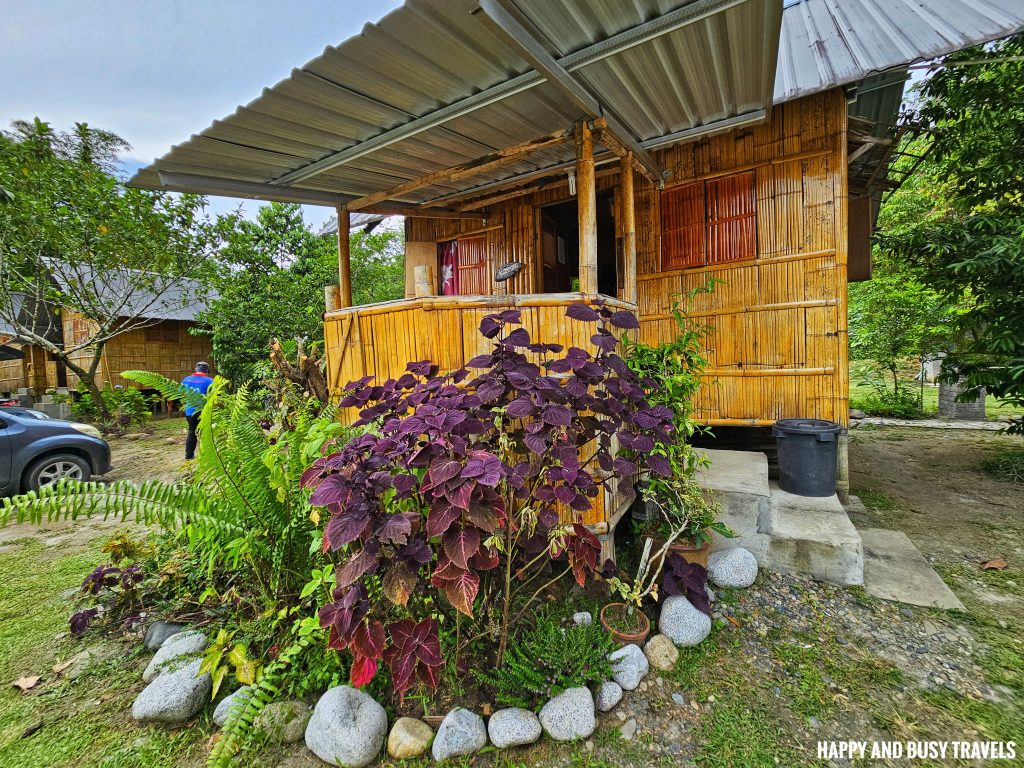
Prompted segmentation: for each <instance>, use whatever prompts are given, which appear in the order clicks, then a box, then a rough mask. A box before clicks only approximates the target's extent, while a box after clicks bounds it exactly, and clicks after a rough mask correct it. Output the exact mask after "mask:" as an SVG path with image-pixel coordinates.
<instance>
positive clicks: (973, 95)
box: [881, 34, 1024, 427]
mask: <svg viewBox="0 0 1024 768" xmlns="http://www.w3.org/2000/svg"><path fill="white" fill-rule="evenodd" d="M1022 56H1024V34H1017V35H1014V36H1012V37H1008V38H1006V39H1004V40H1001V41H997V42H996V43H993V44H991V45H987V46H983V47H980V48H973V49H968V50H966V51H962V52H959V53H956V54H953V55H951V56H949V57H947V58H946V59H944V60H943V62H942V64H941V66H939V67H938V68H937V69H935V70H934V71H933V72H932V74H931V77H930V78H929V79H928V80H927V81H926V82H925V83H924V84H923V86H922V88H921V93H920V100H919V105H918V108H917V110H916V113H915V114H914V115H913V117H914V118H915V119H917V120H920V121H922V122H923V123H925V124H926V125H928V126H930V127H931V128H933V129H934V130H933V133H932V134H931V142H932V147H931V149H932V152H931V160H930V163H931V171H930V172H931V173H932V176H933V178H934V179H935V182H936V188H937V190H938V191H937V194H938V195H940V196H941V198H942V202H941V203H940V204H938V205H936V206H934V207H933V208H932V209H931V210H930V211H929V212H928V213H927V214H925V215H922V216H920V217H918V218H917V219H916V220H915V221H913V222H911V223H908V225H907V226H906V227H905V228H904V229H902V230H899V231H895V232H890V233H886V235H885V236H883V237H882V238H881V244H882V246H883V248H884V249H885V250H887V251H888V252H890V253H892V254H895V255H896V256H897V257H898V258H899V259H901V260H902V261H903V262H904V263H906V264H909V265H912V266H914V267H917V268H919V269H920V272H919V274H920V276H921V280H922V282H924V283H925V284H927V285H928V286H930V287H931V288H933V289H935V290H936V291H938V292H939V293H941V294H943V295H944V296H945V297H947V299H948V300H949V301H951V302H958V303H959V308H960V312H959V313H958V314H957V316H956V318H955V322H954V327H955V330H956V332H957V338H956V344H955V347H954V348H953V349H952V350H951V354H950V355H949V356H948V357H947V358H946V361H945V364H944V368H943V377H944V378H945V379H947V380H951V381H952V380H956V379H958V378H960V377H961V376H962V377H964V378H965V382H966V385H967V386H966V389H967V391H966V393H965V396H975V395H977V394H978V392H979V390H980V389H981V388H982V387H985V388H986V389H987V390H988V391H989V392H990V393H991V394H994V395H996V396H997V397H999V398H1001V399H1003V400H1005V401H1007V402H1010V403H1013V404H1015V405H1024V182H1022V175H1021V168H1024V61H1022V60H1021V57H1022ZM977 61H981V62H984V63H982V64H976V63H967V62H977ZM1020 426H1021V425H1018V427H1020Z"/></svg>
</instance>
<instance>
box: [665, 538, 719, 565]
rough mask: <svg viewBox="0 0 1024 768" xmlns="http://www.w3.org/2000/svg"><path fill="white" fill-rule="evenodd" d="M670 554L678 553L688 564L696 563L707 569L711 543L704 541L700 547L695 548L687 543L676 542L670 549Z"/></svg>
mask: <svg viewBox="0 0 1024 768" xmlns="http://www.w3.org/2000/svg"><path fill="white" fill-rule="evenodd" d="M669 551H670V552H678V553H679V554H680V555H681V556H682V558H683V560H685V561H686V562H688V563H697V564H698V565H701V566H703V567H704V568H707V567H708V555H710V554H711V542H710V541H705V542H704V544H703V545H702V546H700V547H695V546H693V544H692V543H691V542H689V541H676V542H675V543H674V544H673V545H672V546H671V547H669Z"/></svg>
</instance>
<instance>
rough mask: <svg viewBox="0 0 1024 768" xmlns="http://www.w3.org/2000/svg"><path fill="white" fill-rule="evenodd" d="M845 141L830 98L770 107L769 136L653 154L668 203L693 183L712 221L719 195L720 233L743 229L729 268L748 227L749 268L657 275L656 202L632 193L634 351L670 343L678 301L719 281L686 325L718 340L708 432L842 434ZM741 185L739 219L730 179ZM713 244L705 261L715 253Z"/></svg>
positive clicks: (727, 137) (708, 387) (704, 408)
mask: <svg viewBox="0 0 1024 768" xmlns="http://www.w3.org/2000/svg"><path fill="white" fill-rule="evenodd" d="M845 131H846V104H845V101H844V99H843V96H842V93H841V92H840V91H838V90H836V91H832V92H828V93H824V94H818V95H815V96H812V97H808V98H805V99H802V100H799V101H796V102H790V103H787V104H784V105H781V106H779V107H776V108H775V109H774V111H773V115H772V119H771V120H770V121H769V122H768V123H766V124H764V125H761V126H757V127H754V128H749V129H745V130H743V131H734V132H732V133H729V134H724V135H721V136H715V137H712V138H710V139H707V140H703V141H698V142H694V143H692V144H689V145H681V146H677V147H674V148H671V149H669V150H666V151H665V152H664V153H663V154H662V158H661V159H662V161H663V162H664V163H665V164H666V166H667V167H668V168H670V169H671V171H672V177H671V178H672V183H671V184H670V185H669V187H668V190H667V193H666V194H667V195H668V196H669V198H668V199H669V200H670V199H671V195H672V193H673V190H674V189H676V188H678V189H685V188H687V185H693V184H694V183H695V182H698V181H700V180H702V179H703V180H705V181H706V183H707V184H708V189H709V190H710V189H711V188H712V184H714V186H715V188H716V194H715V196H714V197H713V196H712V195H711V193H710V192H709V193H708V197H707V200H708V208H709V211H708V213H709V219H711V218H714V212H713V210H711V209H712V207H713V205H714V204H717V201H718V200H719V199H721V196H722V194H723V190H724V194H725V198H726V199H725V201H724V205H725V206H726V213H727V219H728V220H731V221H733V222H739V221H742V222H744V223H743V224H741V225H735V224H734V225H732V226H733V231H731V232H730V233H729V236H728V237H725V238H723V240H724V246H723V247H724V250H725V257H726V258H729V257H730V256H731V255H732V254H735V252H736V251H737V249H738V250H740V251H742V250H743V248H744V246H743V243H749V242H750V239H749V238H751V233H750V230H749V226H750V223H751V221H752V224H753V226H754V234H753V237H754V240H755V241H756V253H757V255H756V258H752V259H751V258H743V256H740V257H739V258H740V259H741V260H739V261H735V262H724V263H714V262H716V261H717V260H718V259H716V258H709V259H708V261H709V262H710V263H709V264H708V265H707V266H703V267H697V268H689V269H682V270H667V271H661V270H660V269H659V264H660V258H659V257H660V253H661V249H663V248H664V247H665V244H664V243H661V242H660V238H661V232H662V229H663V228H662V216H663V215H668V214H666V213H663V211H662V210H661V206H662V201H663V200H664V199H665V198H663V197H662V195H660V194H658V193H657V191H655V190H654V189H653V188H652V186H651V185H649V184H646V183H641V184H638V187H640V189H639V190H638V194H637V210H638V216H637V219H638V229H639V231H638V233H637V243H638V248H639V249H640V253H639V254H638V262H639V271H640V276H639V278H638V279H639V291H638V293H639V298H638V311H639V313H640V320H641V339H643V340H644V341H647V342H649V343H658V342H661V341H666V340H669V339H670V338H672V336H673V335H674V333H675V325H674V322H672V320H671V316H670V310H671V306H672V302H673V300H674V299H677V298H678V297H679V295H680V294H681V293H683V292H685V291H687V290H689V289H691V288H693V287H694V286H696V285H700V284H702V283H704V282H705V281H707V280H708V279H709V278H715V279H717V280H721V281H723V282H722V283H721V284H719V285H718V286H717V287H716V289H715V291H714V293H713V294H712V295H711V296H702V297H699V299H698V301H696V302H695V304H694V305H693V307H692V314H693V319H694V322H700V323H706V324H707V325H708V326H710V327H711V328H712V329H713V330H712V334H711V336H710V338H709V340H708V357H709V360H710V361H711V367H710V370H709V372H708V376H707V378H706V382H705V386H704V387H703V388H702V391H701V393H700V395H699V396H698V403H697V407H698V417H699V418H702V419H704V420H706V421H707V422H709V423H712V424H768V423H771V422H773V421H775V420H777V419H780V418H786V417H795V416H810V417H817V418H825V419H831V420H835V421H839V422H840V423H843V424H845V423H846V421H847V412H848V399H849V382H848V375H849V373H848V371H849V364H848V360H847V346H846V345H847V338H846V336H847V322H846V311H847V310H846V248H847V243H846V240H847V235H846V228H845V226H846V225H845V221H846V219H845V216H846V213H845V206H846V174H845V169H846V156H845V152H846V136H845ZM750 173H753V175H754V182H753V184H754V199H753V200H752V201H749V202H750V205H748V204H747V202H748V201H747V199H746V198H744V195H743V191H742V189H739V183H740V182H739V179H741V178H743V176H745V175H747V174H750ZM713 201H714V202H713ZM751 205H752V207H750V206H751ZM744 216H745V218H744ZM668 229H669V228H668V227H666V230H668ZM710 240H711V244H710V246H709V251H712V252H713V251H714V249H716V248H718V247H719V246H718V245H717V244H716V242H715V237H714V236H713V235H712V237H711V238H710Z"/></svg>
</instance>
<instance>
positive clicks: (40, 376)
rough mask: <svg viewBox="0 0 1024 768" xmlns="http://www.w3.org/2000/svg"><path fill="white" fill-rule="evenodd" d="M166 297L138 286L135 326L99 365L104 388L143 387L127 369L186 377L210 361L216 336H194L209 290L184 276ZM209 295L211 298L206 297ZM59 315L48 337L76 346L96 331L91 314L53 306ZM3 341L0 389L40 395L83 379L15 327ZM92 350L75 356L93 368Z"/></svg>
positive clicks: (2, 334)
mask: <svg viewBox="0 0 1024 768" xmlns="http://www.w3.org/2000/svg"><path fill="white" fill-rule="evenodd" d="M178 283H179V284H178V285H175V286H173V287H172V288H171V289H170V290H168V291H167V292H166V293H165V294H164V295H163V296H160V297H154V296H151V295H149V294H148V293H147V292H145V291H139V290H136V291H135V294H134V296H133V297H132V302H131V304H130V305H128V306H126V307H125V311H126V313H128V314H129V315H130V316H131V318H132V321H131V323H130V326H131V327H130V329H129V330H126V331H125V332H123V333H119V334H118V335H116V336H114V337H113V338H112V339H110V341H108V342H107V343H106V345H105V347H104V349H103V354H102V356H101V358H100V364H99V368H98V369H97V378H96V383H97V384H98V385H99V386H100V387H103V386H107V385H109V386H112V387H117V386H136V387H137V386H139V385H138V384H136V383H133V382H129V381H128V380H126V379H123V378H121V372H122V371H129V370H148V371H155V372H157V373H160V374H162V375H164V376H167V377H168V378H172V379H180V378H182V377H184V376H187V375H188V374H189V373H191V372H192V367H193V366H194V365H195V363H196V361H198V360H210V358H211V355H212V345H211V342H210V337H209V336H206V335H194V334H192V333H191V331H190V329H192V328H193V327H195V326H196V325H197V320H196V317H197V316H198V314H199V312H200V311H201V310H202V309H203V308H204V307H205V306H206V301H207V300H208V298H209V291H208V289H207V288H206V287H204V286H203V285H201V284H200V283H198V282H197V281H195V280H191V279H188V278H180V279H179V281H178ZM203 297H206V298H203ZM46 311H47V313H48V314H53V315H55V316H56V317H57V318H58V321H57V322H52V323H49V324H48V329H49V330H48V332H47V334H46V335H47V338H49V340H50V341H52V342H53V343H54V344H57V345H60V346H66V347H71V346H74V345H77V344H79V343H81V342H82V341H84V340H86V339H88V338H90V337H91V336H92V335H93V333H94V329H93V328H92V327H91V326H90V321H89V319H88V318H86V317H84V316H82V315H81V314H79V313H77V312H75V311H73V310H71V309H68V308H66V307H64V308H61V307H48V308H47V310H46ZM0 345H2V346H3V348H4V349H7V350H9V351H10V352H11V353H12V354H8V355H5V356H4V357H2V358H0V393H2V392H7V393H11V394H14V393H17V392H18V391H19V390H23V389H30V390H31V391H32V393H33V394H34V395H35V396H36V397H38V396H40V395H42V394H43V393H44V392H46V391H47V390H49V389H59V388H68V389H69V390H70V391H72V392H73V391H74V390H75V388H76V387H77V385H78V377H77V376H75V374H74V373H73V372H72V371H70V370H67V369H66V368H65V366H64V365H63V364H62V363H60V362H59V361H58V360H57V359H56V358H54V357H53V355H51V354H50V353H49V352H47V351H46V350H45V349H43V348H42V347H40V346H36V345H33V344H28V343H25V342H23V341H22V340H20V339H19V338H18V336H17V331H16V329H15V328H13V327H10V326H6V325H5V324H3V323H0ZM91 359H92V349H91V348H88V347H86V348H83V349H82V350H80V351H79V352H77V353H76V354H74V355H72V360H73V361H74V362H76V363H77V364H79V365H81V366H82V367H83V368H88V366H89V363H90V361H91Z"/></svg>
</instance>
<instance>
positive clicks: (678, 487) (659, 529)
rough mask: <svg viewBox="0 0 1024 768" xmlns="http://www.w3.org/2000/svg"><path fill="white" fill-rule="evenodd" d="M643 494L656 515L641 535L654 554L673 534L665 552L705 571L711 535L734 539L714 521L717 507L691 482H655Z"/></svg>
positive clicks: (682, 480) (724, 528)
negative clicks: (680, 557)
mask: <svg viewBox="0 0 1024 768" xmlns="http://www.w3.org/2000/svg"><path fill="white" fill-rule="evenodd" d="M643 494H644V499H645V501H646V503H647V505H648V506H649V507H651V508H653V509H654V510H656V514H655V517H654V519H653V520H650V521H648V522H647V523H646V524H644V525H643V526H642V535H644V536H650V537H651V538H652V539H654V547H655V549H656V550H657V549H659V548H660V547H661V546H662V545H663V544H665V543H668V542H669V538H670V537H672V534H673V533H676V536H675V538H674V540H673V541H671V542H670V543H668V551H669V552H675V553H678V554H679V555H681V556H682V557H683V559H685V560H687V561H688V562H691V563H697V564H698V565H700V566H702V567H704V568H707V567H708V555H709V554H710V553H711V543H712V532H715V533H719V534H721V535H722V536H727V537H729V538H731V537H733V536H735V535H736V534H735V533H733V531H732V530H731V529H730V528H729V527H728V526H727V525H725V524H724V523H720V522H718V521H717V519H716V518H717V517H718V513H719V511H720V507H719V505H718V503H717V502H716V501H715V500H714V499H713V498H712V497H711V496H710V495H709V494H708V493H706V492H705V491H703V490H701V488H700V487H699V486H698V485H697V483H696V482H695V481H694V480H693V479H692V478H686V477H679V476H677V477H672V478H657V479H654V480H651V481H649V482H648V483H647V484H646V486H645V488H644V490H643Z"/></svg>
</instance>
